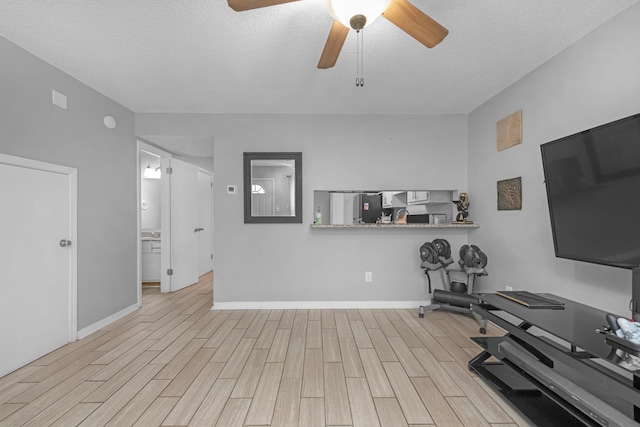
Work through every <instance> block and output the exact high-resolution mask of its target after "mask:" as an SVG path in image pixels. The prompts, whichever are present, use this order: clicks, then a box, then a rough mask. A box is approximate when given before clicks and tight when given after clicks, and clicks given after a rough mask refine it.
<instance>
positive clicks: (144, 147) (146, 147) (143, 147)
mask: <svg viewBox="0 0 640 427" xmlns="http://www.w3.org/2000/svg"><path fill="white" fill-rule="evenodd" d="M136 143H137V148H138V149H137V150H136V173H137V175H136V176H137V179H136V187H137V188H136V193H137V195H136V200H137V202H136V213H137V222H138V224H137V227H136V228H137V235H136V241H137V242H138V243H137V247H138V250H137V253H138V255H137V258H138V263H137V265H138V279H137V281H136V292H137V295H138V308H140V307H142V240H141V233H142V211H141V210H140V205H141V204H142V166H141V165H140V151H147V152H149V153H151V154H155V155H157V156H160V157H172V156H173V155H172V154H171V153H169V152H168V151H164V150H162V149H160V148H158V147H156V146H153V145H151V144H148V143H146V142H144V141H142V140H140V139H137V141H136ZM160 215H162V211H161V213H160ZM163 243H164V242H163ZM162 249H163V250H164V247H163V248H162ZM167 249H169V248H167Z"/></svg>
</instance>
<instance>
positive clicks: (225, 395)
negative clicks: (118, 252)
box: [0, 274, 527, 427]
mask: <svg viewBox="0 0 640 427" xmlns="http://www.w3.org/2000/svg"><path fill="white" fill-rule="evenodd" d="M211 304H212V275H211V274H209V275H205V276H203V278H202V279H201V280H200V282H199V283H198V284H197V285H194V286H191V287H189V288H187V289H183V290H181V291H179V292H176V293H173V294H168V295H164V294H160V293H159V292H158V290H157V289H145V290H144V297H143V307H142V308H141V309H140V310H138V311H136V312H135V313H132V314H130V315H128V316H126V317H124V318H122V319H120V320H118V321H117V322H115V323H113V324H111V325H109V326H108V327H106V328H104V329H101V330H100V331H98V332H96V333H94V334H92V335H90V336H88V337H86V338H84V339H82V340H80V341H77V342H74V343H71V344H68V345H66V346H64V347H62V348H60V349H58V350H56V351H54V352H52V353H50V354H48V355H46V356H44V357H42V358H41V359H39V360H37V361H35V362H33V363H31V364H29V365H27V366H25V367H23V368H22V369H19V370H17V371H15V372H13V373H11V374H9V375H7V376H5V377H3V378H0V426H38V427H41V426H65V427H67V426H76V425H80V426H103V425H109V426H131V425H135V426H160V425H163V426H184V425H189V426H192V425H193V426H200V425H202V426H224V427H233V426H302V427H314V426H363V427H375V426H382V427H385V426H392V427H400V426H407V425H410V426H413V427H417V426H434V425H435V426H439V427H445V426H446V427H453V426H502V427H506V426H516V425H518V426H524V425H527V423H526V421H524V420H522V418H520V417H519V416H518V415H517V413H515V412H514V411H513V410H512V409H511V408H510V407H509V406H508V404H506V403H505V402H504V401H503V400H502V399H501V398H500V397H499V396H497V395H496V394H495V393H494V392H493V391H492V390H490V389H489V387H488V386H487V385H485V383H484V382H483V381H482V380H481V379H480V378H478V377H476V376H474V375H473V374H472V373H471V372H470V371H469V370H468V369H467V362H468V361H469V359H470V358H472V357H473V356H475V355H476V354H477V353H478V352H479V351H480V350H479V347H477V346H476V345H475V344H474V343H473V342H472V341H471V340H470V339H469V337H470V336H477V335H478V325H477V324H476V322H475V321H474V320H473V319H472V318H471V317H468V316H465V315H462V314H457V313H450V312H445V311H435V312H430V313H427V314H426V315H425V317H424V319H420V318H418V315H417V310H390V309H389V310H237V311H216V310H213V311H212V310H210V309H211ZM488 329H489V331H488V334H490V335H491V334H502V331H500V330H498V328H496V327H495V326H494V325H489V327H488ZM2 351H6V349H2Z"/></svg>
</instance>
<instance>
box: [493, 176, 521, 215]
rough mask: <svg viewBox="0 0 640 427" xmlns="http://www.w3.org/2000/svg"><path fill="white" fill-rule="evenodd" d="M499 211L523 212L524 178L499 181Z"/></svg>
mask: <svg viewBox="0 0 640 427" xmlns="http://www.w3.org/2000/svg"><path fill="white" fill-rule="evenodd" d="M498 210H499V211H519V210H522V177H517V178H511V179H505V180H503V181H498Z"/></svg>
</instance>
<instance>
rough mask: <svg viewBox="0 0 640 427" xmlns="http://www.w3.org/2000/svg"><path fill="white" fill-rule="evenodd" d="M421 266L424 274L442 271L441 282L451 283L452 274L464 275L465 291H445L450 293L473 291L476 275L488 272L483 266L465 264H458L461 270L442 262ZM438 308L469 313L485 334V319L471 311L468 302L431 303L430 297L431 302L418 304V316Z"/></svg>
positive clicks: (469, 292)
mask: <svg viewBox="0 0 640 427" xmlns="http://www.w3.org/2000/svg"><path fill="white" fill-rule="evenodd" d="M425 264H426V265H425ZM422 267H423V268H425V274H428V273H429V271H434V270H440V272H441V273H442V282H443V283H444V284H448V285H450V284H451V277H452V275H453V276H454V277H455V276H459V277H464V280H465V282H464V283H465V284H466V286H467V293H466V294H457V293H454V292H449V291H446V292H447V293H448V294H451V295H469V294H471V293H473V283H474V281H475V278H476V276H486V275H487V274H488V273H487V270H486V269H484V268H475V267H467V266H465V265H461V266H460V267H461V270H449V269H448V268H447V267H443V265H442V264H430V263H424V262H423V263H422ZM432 295H433V293H432ZM438 309H445V310H450V311H455V312H458V313H464V314H471V315H472V316H473V318H474V319H476V321H477V322H478V325H479V326H480V333H481V334H485V333H486V332H487V320H486V319H483V318H482V317H480V316H479V315H478V314H477V313H475V312H473V311H471V304H469V306H468V307H459V306H456V305H451V304H447V303H443V302H435V303H433V299H432V304H430V305H421V306H420V310H419V313H418V316H419V317H424V313H426V312H428V311H433V310H438Z"/></svg>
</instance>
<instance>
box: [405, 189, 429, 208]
mask: <svg viewBox="0 0 640 427" xmlns="http://www.w3.org/2000/svg"><path fill="white" fill-rule="evenodd" d="M430 196H431V192H430V191H407V204H408V205H413V204H417V203H428V202H429V201H430V199H431V197H430Z"/></svg>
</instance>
